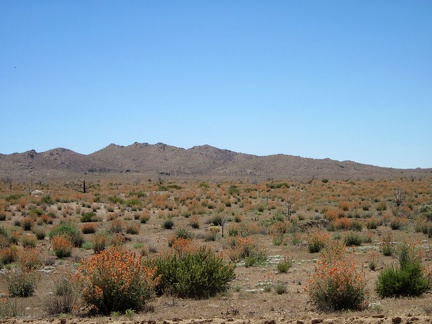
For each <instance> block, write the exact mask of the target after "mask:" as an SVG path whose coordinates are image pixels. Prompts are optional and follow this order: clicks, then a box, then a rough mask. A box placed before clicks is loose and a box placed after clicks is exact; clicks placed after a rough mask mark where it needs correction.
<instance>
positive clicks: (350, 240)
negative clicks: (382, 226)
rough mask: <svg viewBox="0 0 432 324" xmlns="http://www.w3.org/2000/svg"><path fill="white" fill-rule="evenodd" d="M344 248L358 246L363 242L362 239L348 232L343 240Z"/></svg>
mask: <svg viewBox="0 0 432 324" xmlns="http://www.w3.org/2000/svg"><path fill="white" fill-rule="evenodd" d="M344 241H345V245H346V246H360V245H361V244H362V242H363V239H362V237H361V236H360V235H359V234H357V233H354V232H348V233H347V234H346V235H345V238H344Z"/></svg>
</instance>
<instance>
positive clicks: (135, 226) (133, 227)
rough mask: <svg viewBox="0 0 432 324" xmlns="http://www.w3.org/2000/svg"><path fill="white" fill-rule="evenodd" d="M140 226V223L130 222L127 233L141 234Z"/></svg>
mask: <svg viewBox="0 0 432 324" xmlns="http://www.w3.org/2000/svg"><path fill="white" fill-rule="evenodd" d="M140 227H141V226H140V223H134V222H131V223H128V224H127V225H126V233H127V234H133V235H136V234H139V231H140Z"/></svg>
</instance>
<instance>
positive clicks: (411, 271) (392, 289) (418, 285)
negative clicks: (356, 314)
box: [376, 243, 431, 298]
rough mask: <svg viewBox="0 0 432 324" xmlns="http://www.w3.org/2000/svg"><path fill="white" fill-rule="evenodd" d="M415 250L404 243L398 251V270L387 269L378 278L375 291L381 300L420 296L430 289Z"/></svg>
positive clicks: (428, 279)
mask: <svg viewBox="0 0 432 324" xmlns="http://www.w3.org/2000/svg"><path fill="white" fill-rule="evenodd" d="M430 284H431V283H430V278H428V276H426V275H425V274H424V273H423V267H422V264H421V258H420V257H419V256H418V254H416V248H415V247H413V246H412V245H411V244H407V243H405V244H404V245H403V246H402V247H401V248H400V251H399V268H397V269H396V268H394V267H391V268H388V269H384V270H383V271H381V273H380V274H379V276H378V281H377V285H376V291H377V293H378V295H379V296H380V297H381V298H385V297H402V296H420V295H422V294H423V293H424V292H426V291H427V290H428V289H430Z"/></svg>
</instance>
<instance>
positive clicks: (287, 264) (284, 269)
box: [277, 258, 292, 273]
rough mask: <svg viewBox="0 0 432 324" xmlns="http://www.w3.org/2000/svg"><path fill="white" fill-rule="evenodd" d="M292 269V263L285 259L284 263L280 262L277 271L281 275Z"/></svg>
mask: <svg viewBox="0 0 432 324" xmlns="http://www.w3.org/2000/svg"><path fill="white" fill-rule="evenodd" d="M291 267H292V261H291V260H288V259H287V258H285V259H284V260H283V261H280V262H279V263H278V264H277V271H278V272H279V273H287V272H288V270H289V269H290V268H291Z"/></svg>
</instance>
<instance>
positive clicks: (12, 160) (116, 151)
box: [0, 142, 432, 180]
mask: <svg viewBox="0 0 432 324" xmlns="http://www.w3.org/2000/svg"><path fill="white" fill-rule="evenodd" d="M83 174H93V175H122V174H133V175H136V176H139V175H143V176H149V177H151V176H161V175H162V176H177V177H185V178H190V177H197V176H199V177H227V178H232V177H236V178H241V177H249V178H256V179H267V178H273V179H292V180H296V179H297V180H305V179H311V178H313V177H315V178H321V179H324V178H326V179H350V178H351V179H383V178H395V177H404V176H405V177H432V168H428V169H420V168H418V169H393V168H383V167H377V166H372V165H367V164H361V163H356V162H352V161H342V162H341V161H336V160H331V159H312V158H304V157H299V156H292V155H285V154H277V155H268V156H257V155H251V154H244V153H237V152H233V151H229V150H225V149H219V148H216V147H212V146H209V145H202V146H194V147H192V148H190V149H184V148H179V147H175V146H170V145H167V144H164V143H157V144H148V143H137V142H135V143H133V144H131V145H128V146H119V145H116V144H110V145H108V146H107V147H105V148H103V149H101V150H99V151H96V152H94V153H92V154H88V155H84V154H80V153H76V152H74V151H71V150H68V149H65V148H56V149H52V150H48V151H45V152H41V153H38V152H36V151H34V150H30V151H27V152H24V153H14V154H6V155H5V154H0V178H6V177H8V178H15V179H27V178H40V179H66V178H74V177H79V176H81V177H82V176H83Z"/></svg>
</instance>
